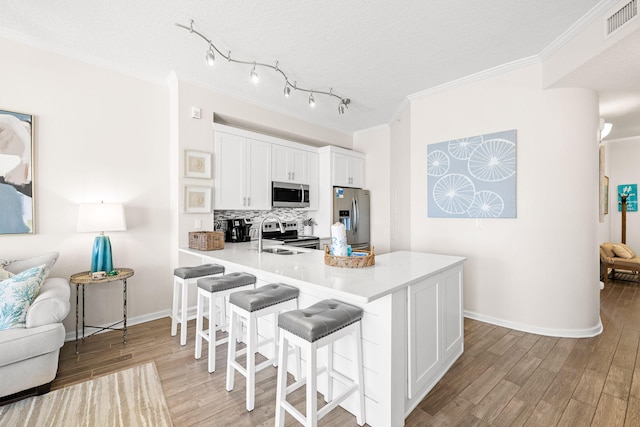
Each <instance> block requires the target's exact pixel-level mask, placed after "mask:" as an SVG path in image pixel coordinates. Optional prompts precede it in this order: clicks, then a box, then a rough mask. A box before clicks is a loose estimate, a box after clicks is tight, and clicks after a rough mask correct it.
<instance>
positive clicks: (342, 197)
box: [332, 187, 370, 250]
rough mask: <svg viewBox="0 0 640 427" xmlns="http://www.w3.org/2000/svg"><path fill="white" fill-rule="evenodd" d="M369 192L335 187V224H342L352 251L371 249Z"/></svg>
mask: <svg viewBox="0 0 640 427" xmlns="http://www.w3.org/2000/svg"><path fill="white" fill-rule="evenodd" d="M369 205H370V202H369V190H359V189H357V188H343V187H333V222H332V224H335V223H336V222H341V223H343V224H344V227H345V229H346V231H347V244H348V245H351V249H352V250H358V249H369V245H370V240H369V236H370V234H369V227H370V210H369Z"/></svg>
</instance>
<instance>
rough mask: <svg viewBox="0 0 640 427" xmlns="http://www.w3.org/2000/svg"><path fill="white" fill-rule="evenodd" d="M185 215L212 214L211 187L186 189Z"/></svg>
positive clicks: (187, 187) (189, 187)
mask: <svg viewBox="0 0 640 427" xmlns="http://www.w3.org/2000/svg"><path fill="white" fill-rule="evenodd" d="M184 213H211V187H196V186H189V185H187V186H185V187H184Z"/></svg>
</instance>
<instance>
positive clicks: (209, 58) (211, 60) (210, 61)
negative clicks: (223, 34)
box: [204, 43, 216, 67]
mask: <svg viewBox="0 0 640 427" xmlns="http://www.w3.org/2000/svg"><path fill="white" fill-rule="evenodd" d="M204 59H205V61H207V65H208V66H210V67H213V64H214V63H215V62H216V56H215V55H214V54H213V48H212V46H211V43H209V51H208V52H207V55H206V56H205V58H204Z"/></svg>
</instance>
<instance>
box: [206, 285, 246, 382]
mask: <svg viewBox="0 0 640 427" xmlns="http://www.w3.org/2000/svg"><path fill="white" fill-rule="evenodd" d="M255 284H256V276H254V275H253V274H249V273H241V272H238V273H229V274H225V275H223V276H215V277H206V278H203V279H198V310H197V313H196V349H195V358H196V359H200V357H202V340H203V339H204V340H206V341H207V342H208V343H209V350H208V351H209V354H208V363H207V369H208V370H209V372H214V371H215V370H216V345H217V344H222V343H225V342H227V341H228V337H227V338H216V331H218V330H222V331H226V330H227V304H226V300H227V299H228V298H229V295H231V294H232V293H233V292H237V291H248V290H250V289H253V287H254V286H255ZM205 300H206V301H209V311H208V313H209V314H208V317H209V328H208V329H207V330H204V315H205Z"/></svg>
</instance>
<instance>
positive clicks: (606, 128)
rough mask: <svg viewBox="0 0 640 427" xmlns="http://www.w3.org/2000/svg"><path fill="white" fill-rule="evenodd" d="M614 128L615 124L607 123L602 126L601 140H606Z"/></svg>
mask: <svg viewBox="0 0 640 427" xmlns="http://www.w3.org/2000/svg"><path fill="white" fill-rule="evenodd" d="M612 128H613V124H611V123H605V124H603V125H602V130H600V139H603V138H606V137H607V135H609V133H611V129H612Z"/></svg>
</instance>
